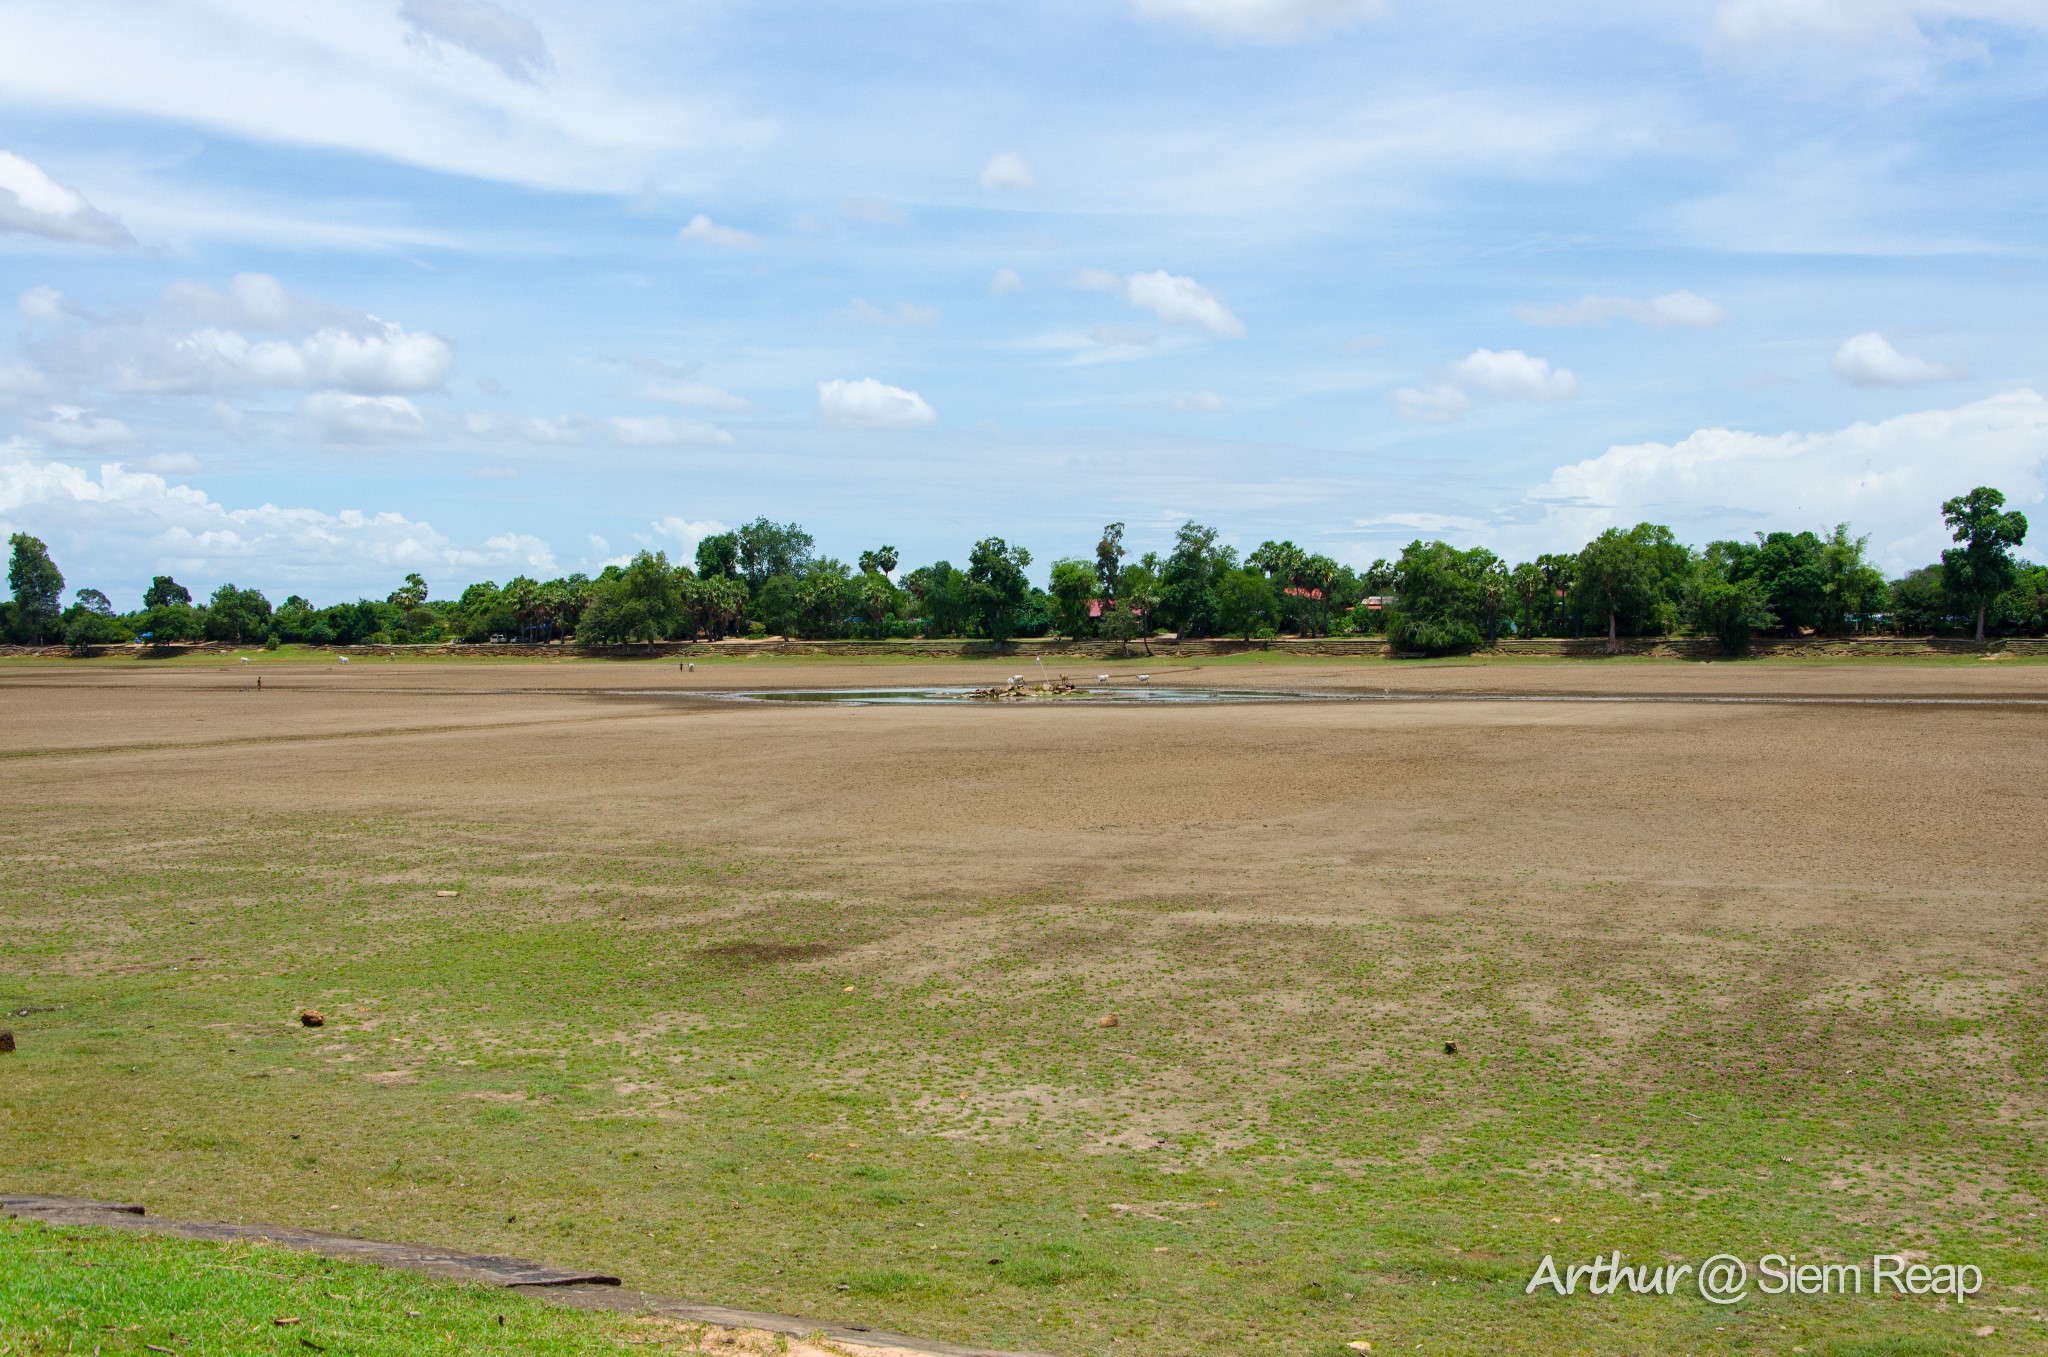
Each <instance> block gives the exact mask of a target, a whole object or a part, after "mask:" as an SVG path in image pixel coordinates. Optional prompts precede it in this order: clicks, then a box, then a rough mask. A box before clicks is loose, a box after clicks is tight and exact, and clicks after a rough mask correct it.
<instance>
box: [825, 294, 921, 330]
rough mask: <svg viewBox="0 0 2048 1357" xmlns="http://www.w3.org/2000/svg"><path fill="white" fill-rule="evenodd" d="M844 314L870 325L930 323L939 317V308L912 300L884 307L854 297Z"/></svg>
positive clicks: (863, 298)
mask: <svg viewBox="0 0 2048 1357" xmlns="http://www.w3.org/2000/svg"><path fill="white" fill-rule="evenodd" d="M846 314H847V315H848V316H850V317H851V318H853V319H854V320H859V321H865V322H867V323H868V324H870V325H931V324H933V323H935V322H936V321H937V320H938V318H939V308H938V307H936V306H919V305H917V304H915V303H913V302H898V303H896V305H894V306H892V307H889V308H887V309H884V308H882V307H879V306H876V305H875V304H874V303H873V302H871V301H869V300H868V299H867V298H866V297H855V298H854V299H853V305H851V306H849V307H847V308H846Z"/></svg>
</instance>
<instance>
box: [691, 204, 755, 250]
mask: <svg viewBox="0 0 2048 1357" xmlns="http://www.w3.org/2000/svg"><path fill="white" fill-rule="evenodd" d="M676 239H677V240H681V241H685V242H688V243H690V244H696V245H716V246H717V247H718V248H719V249H721V250H756V249H759V248H760V247H761V238H760V237H759V236H757V235H755V234H754V233H753V232H752V231H742V230H741V229H740V228H739V227H737V226H720V225H719V224H718V223H717V222H715V221H713V220H711V218H709V217H707V216H705V215H704V214H703V213H702V212H699V213H698V214H697V215H696V216H694V217H692V218H690V222H689V225H687V226H685V227H684V228H683V229H682V230H680V231H678V232H676Z"/></svg>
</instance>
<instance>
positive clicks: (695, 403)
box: [640, 380, 753, 412]
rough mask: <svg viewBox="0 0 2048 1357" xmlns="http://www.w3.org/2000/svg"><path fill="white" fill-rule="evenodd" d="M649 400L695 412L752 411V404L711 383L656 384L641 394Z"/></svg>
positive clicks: (681, 382) (680, 382) (677, 382)
mask: <svg viewBox="0 0 2048 1357" xmlns="http://www.w3.org/2000/svg"><path fill="white" fill-rule="evenodd" d="M640 394H641V396H642V397H643V398H645V399H647V400H656V401H667V402H668V403H669V404H671V405H685V406H688V407H690V408H691V409H694V410H728V411H734V412H737V411H741V410H750V409H752V408H753V406H752V404H751V403H750V402H748V401H747V400H746V399H745V398H744V397H742V396H735V395H733V393H732V392H730V391H727V390H725V389H724V388H722V387H716V386H713V385H712V384H711V383H709V382H694V381H687V380H685V381H673V382H655V383H653V384H651V385H649V386H647V387H645V388H643V389H642V390H641V392H640Z"/></svg>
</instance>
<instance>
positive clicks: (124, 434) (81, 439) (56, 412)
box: [29, 405, 135, 448]
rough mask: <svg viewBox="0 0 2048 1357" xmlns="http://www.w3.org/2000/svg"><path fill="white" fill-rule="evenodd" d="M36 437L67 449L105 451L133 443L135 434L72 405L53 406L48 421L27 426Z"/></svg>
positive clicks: (125, 426)
mask: <svg viewBox="0 0 2048 1357" xmlns="http://www.w3.org/2000/svg"><path fill="white" fill-rule="evenodd" d="M29 427H30V428H32V429H34V430H35V431H36V433H37V434H39V435H40V436H42V437H43V438H45V439H47V440H48V441H49V442H52V443H61V444H63V445H64V446H65V447H67V448H105V447H112V446H113V445H115V444H117V443H132V442H134V441H135V431H134V430H133V429H130V428H129V427H128V426H127V425H126V424H123V423H122V422H121V421H120V420H118V419H106V418H99V419H95V418H93V417H92V412H91V411H90V410H82V409H80V408H79V407H77V406H75V405H53V406H51V407H50V417H49V418H48V419H45V420H38V421H35V422H34V423H31V424H30V425H29Z"/></svg>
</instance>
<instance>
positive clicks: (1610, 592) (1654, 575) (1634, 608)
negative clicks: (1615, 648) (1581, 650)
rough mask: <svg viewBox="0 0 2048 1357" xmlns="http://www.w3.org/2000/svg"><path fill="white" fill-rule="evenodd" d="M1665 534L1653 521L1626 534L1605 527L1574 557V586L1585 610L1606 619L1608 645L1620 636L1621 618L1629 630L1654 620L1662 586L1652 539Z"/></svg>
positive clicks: (1654, 542) (1619, 530) (1666, 531)
mask: <svg viewBox="0 0 2048 1357" xmlns="http://www.w3.org/2000/svg"><path fill="white" fill-rule="evenodd" d="M1669 533H1670V530H1669V529H1668V528H1660V527H1659V526H1658V525H1656V524H1652V523H1638V524H1637V525H1636V526H1635V527H1633V528H1631V529H1629V530H1628V531H1627V532H1623V531H1622V530H1621V529H1620V528H1609V529H1608V530H1607V531H1606V532H1603V533H1601V534H1600V535H1599V536H1598V537H1596V538H1594V539H1593V540H1592V541H1591V542H1588V543H1587V544H1586V547H1585V550H1583V551H1581V552H1580V553H1579V559H1578V568H1577V571H1576V574H1577V587H1578V590H1579V592H1580V595H1581V597H1582V598H1583V599H1584V601H1585V604H1586V607H1587V611H1589V612H1590V613H1592V614H1594V615H1596V616H1604V617H1605V618H1606V621H1607V641H1608V644H1609V645H1612V644H1614V643H1615V641H1616V640H1617V639H1618V638H1619V636H1620V634H1621V624H1622V620H1623V619H1624V618H1626V619H1628V621H1629V623H1630V630H1631V631H1632V632H1633V631H1635V630H1637V629H1638V628H1639V627H1640V626H1641V625H1642V624H1643V623H1644V622H1646V621H1647V622H1654V620H1655V618H1656V615H1657V605H1658V603H1659V602H1660V601H1661V596H1662V585H1663V578H1662V574H1661V572H1660V570H1659V568H1658V567H1659V561H1658V559H1657V554H1656V547H1657V545H1658V543H1657V540H1656V539H1657V536H1658V534H1662V535H1664V536H1667V537H1668V536H1669Z"/></svg>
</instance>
